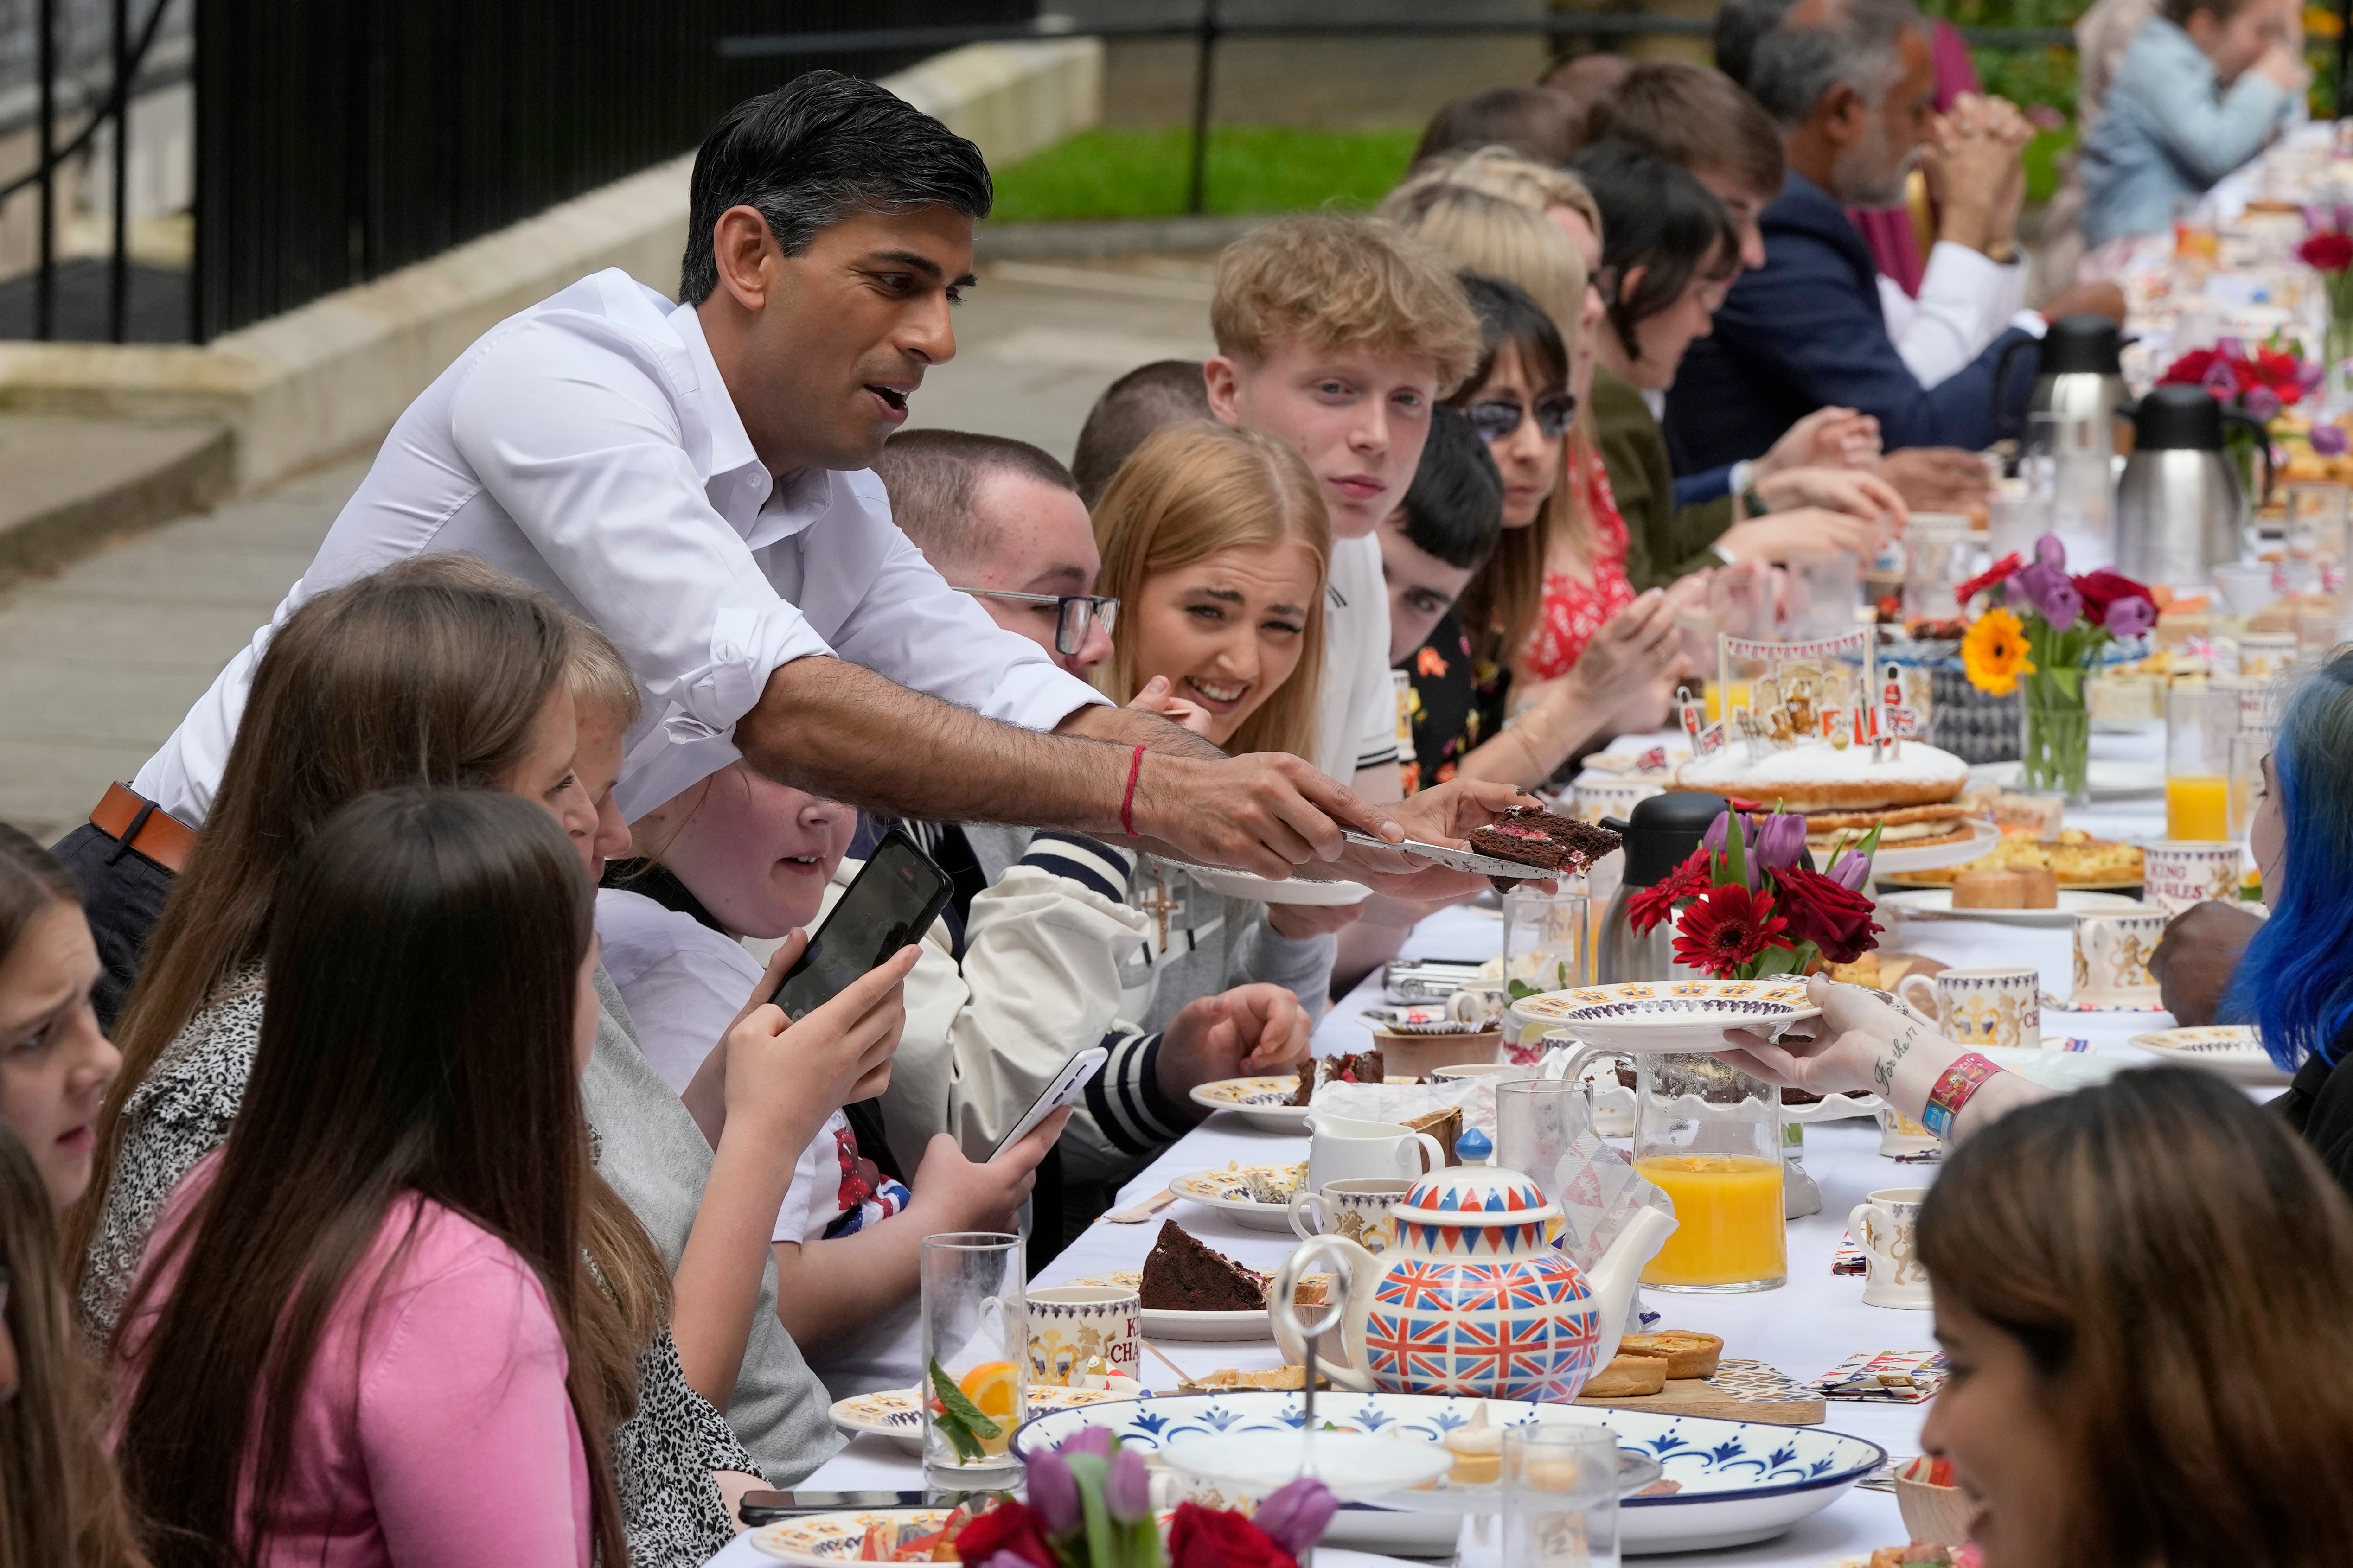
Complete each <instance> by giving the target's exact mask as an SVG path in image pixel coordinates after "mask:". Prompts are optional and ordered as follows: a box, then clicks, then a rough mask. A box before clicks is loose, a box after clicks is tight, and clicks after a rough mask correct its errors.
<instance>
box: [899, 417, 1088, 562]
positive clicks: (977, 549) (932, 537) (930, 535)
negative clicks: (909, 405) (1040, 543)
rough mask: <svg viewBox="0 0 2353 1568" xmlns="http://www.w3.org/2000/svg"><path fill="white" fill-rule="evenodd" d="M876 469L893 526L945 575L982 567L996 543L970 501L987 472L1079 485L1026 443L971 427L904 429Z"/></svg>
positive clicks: (1057, 484) (1058, 486)
mask: <svg viewBox="0 0 2353 1568" xmlns="http://www.w3.org/2000/svg"><path fill="white" fill-rule="evenodd" d="M874 472H875V473H876V475H878V476H879V477H880V478H881V480H882V488H883V489H886V490H888V491H889V492H890V493H891V521H893V522H895V523H897V524H898V525H899V527H900V529H901V531H903V532H904V533H905V534H906V536H907V537H908V538H909V539H912V540H913V541H914V542H915V547H916V548H917V549H919V550H921V551H922V552H923V554H924V555H925V556H927V557H928V558H929V559H930V561H931V563H932V564H933V565H934V566H935V567H938V568H940V569H941V570H943V571H944V570H946V569H947V568H948V567H949V566H951V565H954V566H970V565H977V564H979V563H981V562H982V561H984V560H986V559H987V556H988V554H989V552H990V551H991V549H992V548H993V547H994V546H995V543H996V542H995V541H994V540H989V539H984V538H982V537H981V536H980V531H979V530H978V529H977V528H976V527H974V525H973V515H972V508H973V499H974V497H976V495H978V494H979V492H980V481H981V479H983V478H984V477H986V476H987V475H989V474H992V473H998V472H1004V473H1014V474H1019V475H1021V476H1022V477H1023V478H1025V479H1036V480H1037V481H1038V482H1039V483H1040V484H1045V485H1051V486H1053V487H1054V488H1055V489H1065V490H1076V489H1078V488H1079V487H1078V481H1076V480H1075V479H1071V470H1070V469H1068V468H1064V467H1062V465H1061V464H1060V463H1058V462H1056V461H1055V460H1054V458H1052V456H1051V455H1050V454H1049V453H1046V452H1044V451H1041V450H1040V449H1039V448H1038V447H1033V446H1031V445H1030V444H1029V442H1027V441H1016V440H1015V439H1013V437H1010V436H980V435H975V434H974V433H972V432H970V431H966V430H902V431H900V432H899V434H897V435H896V436H893V437H891V439H890V440H888V441H886V442H884V443H883V445H882V455H881V457H879V458H875V459H874Z"/></svg>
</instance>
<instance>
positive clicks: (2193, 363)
mask: <svg viewBox="0 0 2353 1568" xmlns="http://www.w3.org/2000/svg"><path fill="white" fill-rule="evenodd" d="M2221 357H2222V356H2221V355H2220V354H2218V353H2215V352H2214V351H2213V350H2212V349H2191V350H2190V351H2189V353H2186V354H2183V355H2182V356H2181V357H2180V358H2179V359H2177V360H2175V361H2174V362H2173V363H2171V364H2169V365H2168V366H2166V367H2165V374H2163V375H2161V376H2159V377H2158V380H2159V381H2160V382H2163V383H2164V384H2167V385H2168V386H2201V385H2203V384H2205V381H2206V377H2207V374H2208V373H2209V372H2211V371H2212V370H2213V368H2214V365H2215V363H2216V362H2217V361H2219V360H2220V359H2221Z"/></svg>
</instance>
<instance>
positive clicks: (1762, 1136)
mask: <svg viewBox="0 0 2353 1568" xmlns="http://www.w3.org/2000/svg"><path fill="white" fill-rule="evenodd" d="M1639 1063H1640V1075H1641V1076H1640V1078H1639V1079H1638V1081H1637V1083H1636V1087H1635V1090H1634V1101H1635V1104H1634V1169H1635V1171H1636V1172H1637V1173H1640V1174H1641V1176H1642V1177H1643V1178H1644V1179H1645V1180H1647V1181H1649V1182H1651V1184H1654V1185H1656V1186H1657V1187H1659V1188H1660V1189H1661V1190H1662V1191H1663V1192H1664V1193H1665V1194H1667V1196H1668V1197H1670V1198H1672V1200H1673V1201H1674V1205H1675V1221H1676V1224H1675V1230H1674V1234H1673V1235H1672V1236H1670V1237H1667V1243H1666V1245H1665V1246H1664V1247H1661V1248H1660V1249H1659V1255H1658V1256H1657V1257H1656V1258H1651V1262H1650V1266H1649V1267H1648V1268H1644V1269H1643V1270H1642V1283H1643V1284H1645V1285H1647V1286H1650V1287H1651V1289H1659V1290H1694V1291H1708V1292H1735V1291H1744V1290H1770V1289H1775V1288H1776V1287H1778V1286H1779V1285H1780V1284H1782V1283H1783V1282H1784V1281H1785V1280H1786V1279H1788V1275H1789V1248H1788V1221H1787V1219H1786V1217H1785V1214H1784V1210H1783V1200H1782V1191H1781V1187H1782V1177H1783V1173H1782V1168H1781V1091H1780V1089H1778V1088H1777V1087H1775V1086H1774V1085H1772V1084H1769V1083H1767V1082H1766V1081H1765V1080H1764V1079H1758V1078H1752V1077H1750V1076H1749V1075H1748V1074H1746V1073H1745V1072H1742V1071H1741V1070H1740V1069H1738V1068H1734V1067H1730V1066H1728V1065H1726V1064H1725V1063H1724V1062H1721V1061H1719V1060H1717V1059H1716V1058H1715V1057H1713V1056H1708V1055H1705V1054H1699V1055H1685V1054H1683V1053H1679V1052H1655V1053H1645V1054H1644V1055H1643V1056H1641V1058H1639Z"/></svg>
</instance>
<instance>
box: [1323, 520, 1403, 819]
mask: <svg viewBox="0 0 2353 1568" xmlns="http://www.w3.org/2000/svg"><path fill="white" fill-rule="evenodd" d="M1315 706H1316V740H1315V756H1314V759H1313V760H1314V763H1315V765H1316V766H1317V767H1319V768H1321V769H1323V770H1324V772H1325V773H1329V774H1331V775H1332V776H1333V777H1334V778H1335V779H1338V780H1339V781H1340V782H1341V783H1342V784H1350V783H1353V782H1354V781H1355V779H1356V774H1357V773H1358V772H1359V771H1360V770H1362V769H1365V768H1377V767H1379V766H1381V765H1382V764H1383V763H1389V764H1392V765H1394V764H1395V763H1397V761H1398V720H1397V708H1398V704H1397V683H1396V682H1395V681H1393V680H1391V679H1389V593H1388V584H1386V583H1384V582H1383V581H1382V580H1381V542H1380V541H1379V540H1377V539H1374V538H1370V537H1367V538H1364V539H1335V540H1334V541H1333V542H1332V571H1331V574H1330V575H1329V576H1328V577H1327V578H1326V579H1325V580H1324V683H1323V688H1322V689H1321V690H1320V691H1319V692H1318V693H1317V695H1316V703H1315Z"/></svg>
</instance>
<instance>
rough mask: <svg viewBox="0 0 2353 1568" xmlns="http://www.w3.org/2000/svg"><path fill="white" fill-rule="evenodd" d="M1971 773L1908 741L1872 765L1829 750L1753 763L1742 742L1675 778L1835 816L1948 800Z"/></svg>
mask: <svg viewBox="0 0 2353 1568" xmlns="http://www.w3.org/2000/svg"><path fill="white" fill-rule="evenodd" d="M1968 777H1969V765H1968V763H1965V762H1963V761H1961V759H1960V758H1958V757H1957V756H1955V755H1953V753H1952V752H1946V751H1940V750H1938V749H1937V748H1936V747H1935V746H1929V745H1924V744H1922V743H1921V742H1918V741H1906V742H1904V743H1903V745H1902V747H1901V748H1900V749H1898V750H1897V751H1895V752H1894V754H1891V755H1887V756H1883V757H1881V758H1880V759H1879V760H1877V761H1875V762H1874V761H1873V759H1872V755H1871V748H1870V747H1869V746H1847V747H1844V748H1840V747H1835V746H1831V745H1830V744H1828V743H1827V742H1812V743H1809V744H1806V745H1802V746H1792V747H1790V748H1789V749H1788V750H1787V751H1779V750H1776V749H1773V748H1770V747H1759V748H1758V749H1757V753H1756V754H1755V755H1754V756H1751V755H1750V754H1749V753H1748V749H1747V747H1746V745H1745V744H1743V743H1741V742H1734V743H1732V744H1731V745H1728V746H1726V747H1725V749H1724V750H1723V751H1721V752H1716V753H1715V755H1714V756H1712V757H1695V758H1694V759H1693V760H1692V761H1690V762H1688V763H1683V766H1682V767H1681V768H1679V769H1678V770H1677V771H1676V773H1675V782H1676V784H1679V785H1681V786H1682V787H1683V788H1684V789H1704V790H1712V791H1714V792H1715V793H1716V794H1718V795H1741V796H1744V797H1746V798H1748V799H1762V800H1764V801H1765V802H1766V803H1767V805H1769V804H1771V801H1772V798H1773V797H1774V796H1776V795H1778V796H1781V797H1783V798H1784V800H1785V802H1786V804H1787V805H1788V807H1789V808H1790V809H1792V810H1804V809H1806V808H1808V807H1809V806H1811V807H1814V808H1816V809H1832V808H1836V807H1841V806H1852V805H1862V804H1866V803H1871V804H1887V803H1892V802H1894V801H1898V800H1909V801H1919V800H1949V799H1951V798H1952V797H1953V795H1957V794H1958V793H1959V791H1960V788H1961V786H1962V785H1963V784H1967V783H1968Z"/></svg>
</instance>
